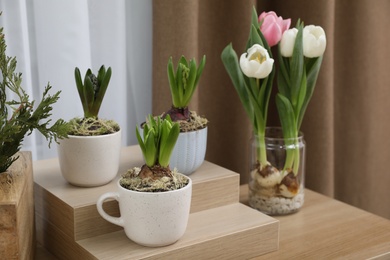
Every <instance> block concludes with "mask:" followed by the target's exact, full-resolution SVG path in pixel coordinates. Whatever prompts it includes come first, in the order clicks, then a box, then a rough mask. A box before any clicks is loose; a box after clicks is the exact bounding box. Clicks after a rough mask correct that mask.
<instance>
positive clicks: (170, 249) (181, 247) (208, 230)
mask: <svg viewBox="0 0 390 260" xmlns="http://www.w3.org/2000/svg"><path fill="white" fill-rule="evenodd" d="M278 226H279V223H278V221H276V220H275V219H273V218H271V217H268V216H266V215H263V214H259V212H257V211H255V210H253V209H251V208H249V207H247V206H244V205H242V204H240V203H235V204H230V205H227V206H222V207H218V208H214V209H209V210H204V211H199V212H196V213H193V214H191V215H190V219H189V222H188V227H187V230H186V233H185V234H184V236H183V237H182V238H181V239H180V240H179V241H178V242H176V243H175V244H173V245H170V246H167V247H159V248H146V247H143V246H140V245H137V244H135V243H133V242H132V241H130V240H129V239H128V238H127V237H126V235H125V234H124V232H123V231H118V232H114V233H109V234H107V235H104V236H99V237H95V238H89V239H85V240H81V241H78V243H79V244H80V245H81V246H82V247H83V248H84V249H86V250H87V251H89V252H90V253H91V255H93V256H94V257H96V258H98V259H248V258H250V257H254V256H257V255H261V254H266V253H268V252H272V251H275V250H277V247H278Z"/></svg>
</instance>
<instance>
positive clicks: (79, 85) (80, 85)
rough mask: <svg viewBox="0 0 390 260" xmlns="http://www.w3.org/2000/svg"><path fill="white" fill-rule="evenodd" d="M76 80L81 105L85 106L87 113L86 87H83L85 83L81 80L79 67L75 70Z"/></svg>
mask: <svg viewBox="0 0 390 260" xmlns="http://www.w3.org/2000/svg"><path fill="white" fill-rule="evenodd" d="M74 78H75V81H76V87H77V91H78V93H79V96H80V100H81V104H82V105H83V111H87V110H88V104H87V101H86V99H85V94H84V85H83V82H82V79H81V74H80V70H79V68H77V67H76V68H75V69H74Z"/></svg>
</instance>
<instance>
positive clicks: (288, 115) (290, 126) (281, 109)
mask: <svg viewBox="0 0 390 260" xmlns="http://www.w3.org/2000/svg"><path fill="white" fill-rule="evenodd" d="M276 107H277V109H278V113H279V117H280V123H281V125H282V128H283V136H284V138H294V137H295V136H296V128H295V126H296V125H295V115H294V109H293V106H292V104H291V103H290V101H289V100H288V99H287V98H286V97H285V96H283V95H281V94H280V93H278V94H277V95H276Z"/></svg>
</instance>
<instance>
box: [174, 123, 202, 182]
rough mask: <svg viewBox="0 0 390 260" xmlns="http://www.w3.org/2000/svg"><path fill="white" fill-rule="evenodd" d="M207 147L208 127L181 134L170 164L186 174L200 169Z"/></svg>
mask: <svg viewBox="0 0 390 260" xmlns="http://www.w3.org/2000/svg"><path fill="white" fill-rule="evenodd" d="M206 148H207V127H205V128H203V129H200V130H197V131H191V132H184V133H180V134H179V138H178V139H177V142H176V145H175V148H174V149H173V151H172V155H171V160H170V161H169V166H170V167H171V169H173V168H176V169H177V170H178V172H180V173H183V174H185V175H189V174H191V173H193V172H194V171H195V170H196V169H198V168H199V167H200V166H201V165H202V163H203V161H204V158H205V155H206Z"/></svg>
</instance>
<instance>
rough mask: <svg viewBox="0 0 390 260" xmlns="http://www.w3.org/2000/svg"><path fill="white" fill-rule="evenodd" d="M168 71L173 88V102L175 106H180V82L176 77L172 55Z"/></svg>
mask: <svg viewBox="0 0 390 260" xmlns="http://www.w3.org/2000/svg"><path fill="white" fill-rule="evenodd" d="M167 71H168V80H169V87H170V89H171V95H172V103H173V106H175V107H178V106H179V103H180V101H179V100H178V93H177V92H178V90H177V88H178V84H177V82H176V79H175V72H174V68H173V62H172V57H170V58H169V61H168V66H167Z"/></svg>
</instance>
